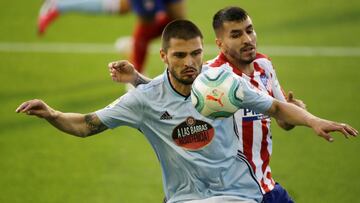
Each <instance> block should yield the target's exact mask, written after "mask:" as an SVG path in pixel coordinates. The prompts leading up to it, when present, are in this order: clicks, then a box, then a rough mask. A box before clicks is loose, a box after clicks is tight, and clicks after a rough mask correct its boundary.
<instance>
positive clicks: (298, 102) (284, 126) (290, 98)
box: [276, 91, 306, 130]
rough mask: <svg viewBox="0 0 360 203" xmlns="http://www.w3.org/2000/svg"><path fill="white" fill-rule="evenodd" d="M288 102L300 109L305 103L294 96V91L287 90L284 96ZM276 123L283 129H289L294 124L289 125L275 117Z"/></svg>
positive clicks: (303, 107) (304, 106)
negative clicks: (286, 94)
mask: <svg viewBox="0 0 360 203" xmlns="http://www.w3.org/2000/svg"><path fill="white" fill-rule="evenodd" d="M286 100H287V102H288V103H291V104H294V105H296V106H298V107H300V108H302V109H306V105H305V103H304V102H303V101H302V100H300V99H295V98H294V93H293V92H292V91H289V93H288V96H287V98H286ZM276 122H277V124H278V125H279V126H280V127H281V128H282V129H284V130H291V129H293V128H294V127H295V125H291V124H289V123H287V122H285V121H283V120H280V119H276Z"/></svg>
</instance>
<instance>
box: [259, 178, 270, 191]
mask: <svg viewBox="0 0 360 203" xmlns="http://www.w3.org/2000/svg"><path fill="white" fill-rule="evenodd" d="M260 185H261V188H262V189H263V190H264V191H265V193H268V192H270V189H269V186H268V185H266V184H265V182H264V178H262V179H261V181H260Z"/></svg>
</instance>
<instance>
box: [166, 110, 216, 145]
mask: <svg viewBox="0 0 360 203" xmlns="http://www.w3.org/2000/svg"><path fill="white" fill-rule="evenodd" d="M172 138H173V140H174V142H175V143H176V145H178V146H180V147H182V148H185V149H187V150H199V149H202V148H203V147H205V146H207V145H208V144H210V143H211V141H212V139H213V138H214V128H213V126H212V125H210V124H209V123H207V122H205V121H202V120H196V119H195V118H193V117H191V116H190V117H188V118H186V120H185V121H184V122H182V123H180V124H179V125H177V126H176V127H175V128H174V130H173V132H172Z"/></svg>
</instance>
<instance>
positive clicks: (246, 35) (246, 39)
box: [243, 33, 252, 43]
mask: <svg viewBox="0 0 360 203" xmlns="http://www.w3.org/2000/svg"><path fill="white" fill-rule="evenodd" d="M251 41H252V38H251V36H250V35H249V34H247V33H245V34H244V35H243V42H244V43H250V42H251Z"/></svg>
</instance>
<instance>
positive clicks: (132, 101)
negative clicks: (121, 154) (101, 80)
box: [95, 90, 144, 128]
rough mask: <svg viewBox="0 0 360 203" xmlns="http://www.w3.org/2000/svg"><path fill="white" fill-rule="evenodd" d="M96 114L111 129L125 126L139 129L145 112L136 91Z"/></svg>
mask: <svg viewBox="0 0 360 203" xmlns="http://www.w3.org/2000/svg"><path fill="white" fill-rule="evenodd" d="M95 113H96V115H97V116H98V117H99V119H100V120H101V121H102V123H104V124H105V125H106V126H107V127H109V128H115V127H118V126H123V125H126V126H130V127H134V128H139V126H140V122H141V121H142V117H143V113H144V111H143V105H142V102H141V97H140V96H139V94H136V90H134V91H130V92H128V93H126V94H125V95H123V96H121V97H120V98H118V99H117V100H115V101H114V102H112V103H111V104H109V105H108V106H107V107H105V108H103V109H100V110H98V111H96V112H95Z"/></svg>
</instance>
